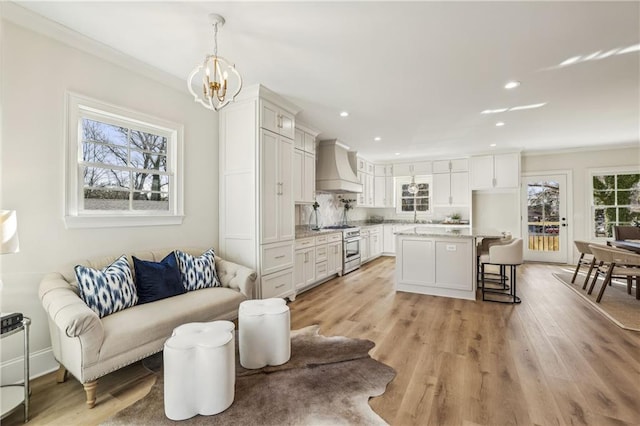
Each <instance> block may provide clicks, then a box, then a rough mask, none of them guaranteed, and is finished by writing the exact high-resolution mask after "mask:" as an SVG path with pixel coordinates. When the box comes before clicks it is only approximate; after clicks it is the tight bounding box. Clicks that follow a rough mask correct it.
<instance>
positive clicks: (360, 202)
mask: <svg viewBox="0 0 640 426" xmlns="http://www.w3.org/2000/svg"><path fill="white" fill-rule="evenodd" d="M360 161H362V160H360V159H358V164H360ZM365 176H366V174H365V173H364V172H360V171H359V172H358V180H359V181H360V184H361V185H362V192H359V193H358V199H357V203H358V205H359V206H362V207H364V206H365V204H366V200H367V188H366V186H367V182H366V180H367V179H366V178H365Z"/></svg>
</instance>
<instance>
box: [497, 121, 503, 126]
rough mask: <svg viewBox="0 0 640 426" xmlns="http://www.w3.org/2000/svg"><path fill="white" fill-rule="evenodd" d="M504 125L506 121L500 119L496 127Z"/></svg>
mask: <svg viewBox="0 0 640 426" xmlns="http://www.w3.org/2000/svg"><path fill="white" fill-rule="evenodd" d="M502 126H504V121H498V122H497V123H496V127H502Z"/></svg>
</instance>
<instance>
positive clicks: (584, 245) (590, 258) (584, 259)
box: [571, 240, 596, 290]
mask: <svg viewBox="0 0 640 426" xmlns="http://www.w3.org/2000/svg"><path fill="white" fill-rule="evenodd" d="M573 243H574V244H575V245H576V249H578V251H579V252H580V258H579V259H578V264H577V265H576V270H575V272H574V273H573V277H572V278H571V282H572V283H573V282H575V280H576V277H577V276H578V271H579V270H580V267H581V266H583V265H584V266H589V271H588V272H587V277H586V278H585V279H584V284H583V285H582V289H583V290H584V289H585V288H587V284H588V283H589V277H590V276H591V271H593V268H594V266H595V263H596V257H595V256H594V255H593V253H591V249H589V243H588V242H586V241H578V240H575V241H574V242H573Z"/></svg>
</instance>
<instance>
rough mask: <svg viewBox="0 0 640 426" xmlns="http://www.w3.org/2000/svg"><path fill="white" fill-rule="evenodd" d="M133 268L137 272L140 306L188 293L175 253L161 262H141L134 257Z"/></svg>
mask: <svg viewBox="0 0 640 426" xmlns="http://www.w3.org/2000/svg"><path fill="white" fill-rule="evenodd" d="M133 266H134V268H135V271H136V287H137V289H138V304H139V305H141V304H143V303H149V302H153V301H155V300H160V299H165V298H167V297H171V296H176V295H178V294H182V293H185V292H186V290H185V288H184V287H183V286H182V281H181V278H180V268H179V267H178V262H177V261H176V256H175V254H174V253H173V252H172V253H169V254H168V255H167V257H165V258H164V259H162V261H160V262H151V261H148V260H140V259H138V258H137V257H135V256H133Z"/></svg>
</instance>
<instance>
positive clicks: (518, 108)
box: [480, 102, 547, 114]
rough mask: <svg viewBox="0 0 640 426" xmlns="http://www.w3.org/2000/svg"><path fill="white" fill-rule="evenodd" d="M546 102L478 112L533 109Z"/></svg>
mask: <svg viewBox="0 0 640 426" xmlns="http://www.w3.org/2000/svg"><path fill="white" fill-rule="evenodd" d="M546 104H547V103H546V102H541V103H539V104H529V105H518V106H514V107H511V108H497V109H485V110H484V111H480V114H497V113H500V112H507V111H520V110H523V109H534V108H540V107H543V106H545V105H546Z"/></svg>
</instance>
